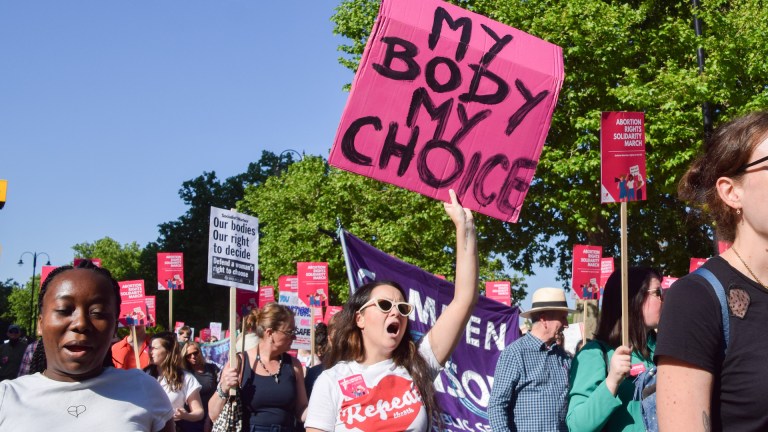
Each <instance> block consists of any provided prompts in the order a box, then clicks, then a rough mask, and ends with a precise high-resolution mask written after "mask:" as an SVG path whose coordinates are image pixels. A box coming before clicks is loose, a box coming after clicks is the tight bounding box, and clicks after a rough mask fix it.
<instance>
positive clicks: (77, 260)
mask: <svg viewBox="0 0 768 432" xmlns="http://www.w3.org/2000/svg"><path fill="white" fill-rule="evenodd" d="M87 259H89V260H91V262H92V263H93V265H95V266H96V267H101V258H75V259H74V260H73V261H72V267H77V265H78V264H80V263H81V262H82V261H85V260H87Z"/></svg>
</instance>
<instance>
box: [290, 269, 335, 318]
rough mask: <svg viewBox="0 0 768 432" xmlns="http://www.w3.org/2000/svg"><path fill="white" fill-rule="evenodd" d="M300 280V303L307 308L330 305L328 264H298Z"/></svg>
mask: <svg viewBox="0 0 768 432" xmlns="http://www.w3.org/2000/svg"><path fill="white" fill-rule="evenodd" d="M296 272H297V273H296V274H297V276H298V279H299V301H301V302H302V303H304V305H305V306H316V307H321V306H323V305H326V304H328V263H327V262H300V263H296Z"/></svg>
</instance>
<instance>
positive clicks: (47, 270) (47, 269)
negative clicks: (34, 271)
mask: <svg viewBox="0 0 768 432" xmlns="http://www.w3.org/2000/svg"><path fill="white" fill-rule="evenodd" d="M54 269H56V266H49V265H44V266H43V268H42V269H40V287H42V286H43V282H45V280H46V279H48V275H49V274H51V272H52V271H53V270H54Z"/></svg>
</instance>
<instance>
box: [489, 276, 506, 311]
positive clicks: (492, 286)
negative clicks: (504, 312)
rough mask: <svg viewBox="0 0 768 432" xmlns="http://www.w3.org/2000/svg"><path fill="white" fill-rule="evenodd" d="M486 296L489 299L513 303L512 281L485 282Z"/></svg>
mask: <svg viewBox="0 0 768 432" xmlns="http://www.w3.org/2000/svg"><path fill="white" fill-rule="evenodd" d="M485 296H486V297H488V298H489V299H493V300H496V301H497V302H499V303H504V304H505V305H507V306H511V305H512V283H510V282H509V281H495V282H486V283H485Z"/></svg>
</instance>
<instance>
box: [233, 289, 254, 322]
mask: <svg viewBox="0 0 768 432" xmlns="http://www.w3.org/2000/svg"><path fill="white" fill-rule="evenodd" d="M235 302H236V303H237V316H239V317H244V316H246V315H248V314H249V313H251V310H253V309H258V308H259V293H257V292H255V291H251V290H244V289H240V288H238V289H237V294H236V298H235Z"/></svg>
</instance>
